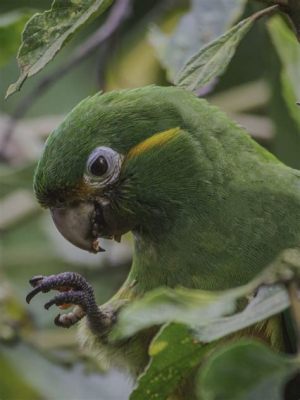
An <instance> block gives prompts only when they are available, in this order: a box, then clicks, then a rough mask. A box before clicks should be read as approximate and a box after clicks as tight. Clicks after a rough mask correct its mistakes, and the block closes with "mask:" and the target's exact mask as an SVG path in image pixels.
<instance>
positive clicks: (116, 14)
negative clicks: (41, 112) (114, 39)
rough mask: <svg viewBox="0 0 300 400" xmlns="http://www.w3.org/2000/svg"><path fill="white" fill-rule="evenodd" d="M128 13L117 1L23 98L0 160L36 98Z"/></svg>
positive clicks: (127, 4)
mask: <svg viewBox="0 0 300 400" xmlns="http://www.w3.org/2000/svg"><path fill="white" fill-rule="evenodd" d="M129 13H130V0H117V1H116V3H115V5H114V6H113V8H112V10H111V12H110V14H109V16H108V18H107V20H106V21H105V23H104V24H103V25H102V26H101V27H100V28H99V29H98V30H97V31H96V32H95V33H94V34H92V35H91V36H90V37H89V38H88V39H87V40H86V41H85V42H84V43H83V44H82V45H80V46H78V47H77V48H76V49H75V50H74V52H73V54H72V55H71V56H70V58H69V59H68V60H67V61H66V62H65V63H64V64H62V65H61V66H60V67H59V68H57V69H56V70H55V71H53V72H52V73H50V74H49V75H47V76H45V77H44V78H43V79H41V80H40V82H39V83H38V84H37V86H36V87H35V88H33V90H32V91H31V92H30V93H29V94H28V95H27V96H25V97H24V98H23V99H22V100H21V101H20V103H19V104H18V106H17V107H16V109H15V111H14V112H13V114H12V115H11V117H10V120H9V122H8V126H7V129H6V131H5V133H4V135H3V139H2V144H1V146H0V148H1V150H0V151H1V153H0V158H1V157H2V158H4V159H5V149H6V148H7V145H8V143H9V141H10V139H11V136H12V135H13V132H14V129H15V126H16V124H17V122H18V120H19V119H20V118H22V117H23V116H24V115H25V114H26V112H27V111H28V109H29V108H30V107H31V106H32V104H33V103H34V102H35V101H36V100H37V99H38V97H39V96H40V95H41V94H42V93H44V92H45V91H46V90H47V89H48V88H49V87H50V86H51V85H52V84H53V83H54V82H56V81H57V80H59V79H60V78H62V77H63V76H64V75H65V74H66V73H67V72H69V71H70V70H71V69H73V68H74V67H76V66H77V65H79V64H80V63H81V62H82V61H84V60H85V59H86V57H88V56H89V55H90V54H92V53H93V52H94V51H95V50H96V49H97V48H98V47H99V46H100V45H101V44H102V43H103V42H105V40H107V39H108V38H109V37H110V36H111V35H112V34H113V33H114V32H116V30H117V29H118V28H119V26H120V25H121V23H122V22H123V21H124V20H125V19H126V18H127V17H128V15H129Z"/></svg>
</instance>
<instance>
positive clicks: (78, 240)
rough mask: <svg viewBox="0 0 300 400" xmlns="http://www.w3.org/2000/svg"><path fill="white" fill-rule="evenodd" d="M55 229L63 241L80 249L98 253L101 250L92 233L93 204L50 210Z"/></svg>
mask: <svg viewBox="0 0 300 400" xmlns="http://www.w3.org/2000/svg"><path fill="white" fill-rule="evenodd" d="M50 211H51V216H52V219H53V221H54V224H55V226H56V228H57V229H58V230H59V232H60V233H61V234H62V235H63V237H64V238H65V239H67V240H68V241H69V242H71V243H72V244H74V245H75V246H77V247H79V248H80V249H83V250H87V251H90V252H92V253H98V252H99V251H101V250H103V249H101V247H100V246H99V243H98V239H97V237H95V236H94V235H93V233H92V231H93V219H94V213H95V208H94V204H93V203H78V204H76V205H74V206H71V207H68V208H50Z"/></svg>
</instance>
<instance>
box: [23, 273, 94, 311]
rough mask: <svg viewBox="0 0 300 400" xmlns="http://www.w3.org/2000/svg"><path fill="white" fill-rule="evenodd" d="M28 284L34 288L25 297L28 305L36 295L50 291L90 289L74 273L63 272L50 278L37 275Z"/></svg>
mask: <svg viewBox="0 0 300 400" xmlns="http://www.w3.org/2000/svg"><path fill="white" fill-rule="evenodd" d="M29 283H30V284H31V286H33V287H34V289H33V290H32V291H31V292H30V293H28V295H27V296H26V301H27V303H28V304H29V303H30V301H31V300H32V299H33V297H34V296H36V295H37V294H38V293H40V292H42V293H46V292H49V291H50V290H52V289H57V290H59V289H62V288H64V287H68V288H72V289H76V290H78V289H81V290H87V289H91V286H90V285H89V284H88V282H87V281H86V280H85V279H84V278H83V277H82V276H81V275H79V274H77V273H76V272H63V273H61V274H57V275H50V276H42V275H38V276H34V277H33V278H31V279H30V281H29Z"/></svg>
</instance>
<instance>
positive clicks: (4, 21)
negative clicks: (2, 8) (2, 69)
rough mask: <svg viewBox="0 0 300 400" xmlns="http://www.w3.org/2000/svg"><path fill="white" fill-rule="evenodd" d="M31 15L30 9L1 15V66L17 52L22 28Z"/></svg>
mask: <svg viewBox="0 0 300 400" xmlns="http://www.w3.org/2000/svg"><path fill="white" fill-rule="evenodd" d="M31 15H32V12H30V11H23V12H22V11H12V12H9V13H6V14H1V15H0V43H1V45H0V47H1V50H0V66H2V65H4V64H6V63H7V62H8V61H9V60H10V58H11V57H12V56H13V55H14V54H16V51H17V50H18V47H19V45H20V42H21V33H22V30H23V28H24V25H25V23H26V22H27V21H28V19H29V18H30V17H31Z"/></svg>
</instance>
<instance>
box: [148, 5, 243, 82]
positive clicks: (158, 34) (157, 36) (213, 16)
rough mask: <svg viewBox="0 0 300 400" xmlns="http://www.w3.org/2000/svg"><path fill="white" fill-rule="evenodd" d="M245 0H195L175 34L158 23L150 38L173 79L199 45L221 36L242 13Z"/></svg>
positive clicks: (201, 45)
mask: <svg viewBox="0 0 300 400" xmlns="http://www.w3.org/2000/svg"><path fill="white" fill-rule="evenodd" d="M245 3H246V1H245V0H201V1H199V0H192V1H191V9H190V11H189V12H188V13H186V14H185V15H184V16H183V17H182V18H181V20H180V21H179V23H178V25H177V27H176V29H175V31H174V33H173V34H172V35H171V36H168V35H166V34H164V33H163V32H162V31H160V30H159V29H158V28H157V27H153V28H152V29H151V30H150V34H149V39H150V42H151V44H152V45H153V47H154V48H155V50H156V52H157V56H158V58H159V60H160V62H161V63H162V65H163V66H165V67H166V69H167V73H168V76H169V78H170V80H173V78H174V76H175V75H176V73H177V72H178V71H179V70H180V69H181V68H182V67H183V65H184V64H185V62H186V61H187V60H188V59H189V58H190V57H191V56H192V55H193V54H194V53H196V52H197V51H198V50H199V48H201V47H203V46H205V45H206V44H207V43H208V42H210V41H212V40H214V39H215V38H216V37H218V36H220V35H221V34H222V33H223V32H225V31H226V30H227V29H229V28H230V26H231V25H232V23H233V22H234V21H235V20H237V18H238V17H239V16H240V15H241V13H242V11H243V9H244V6H245Z"/></svg>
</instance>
